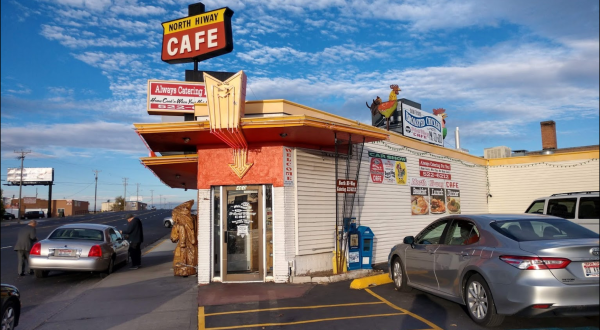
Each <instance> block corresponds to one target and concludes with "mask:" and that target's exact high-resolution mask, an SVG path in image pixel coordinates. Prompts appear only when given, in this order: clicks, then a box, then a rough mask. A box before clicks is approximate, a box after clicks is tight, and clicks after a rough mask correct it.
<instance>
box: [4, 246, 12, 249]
mask: <svg viewBox="0 0 600 330" xmlns="http://www.w3.org/2000/svg"><path fill="white" fill-rule="evenodd" d="M11 247H12V245H10V246H5V247H3V249H8V248H11Z"/></svg>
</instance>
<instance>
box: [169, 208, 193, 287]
mask: <svg viewBox="0 0 600 330" xmlns="http://www.w3.org/2000/svg"><path fill="white" fill-rule="evenodd" d="M192 205H194V201H193V200H189V201H187V202H185V203H183V204H181V205H179V206H177V207H175V208H174V209H173V229H171V242H173V243H177V247H176V248H175V256H174V258H173V272H174V273H175V275H176V276H189V275H195V274H196V268H195V267H196V265H197V261H198V241H197V239H196V238H197V237H198V231H197V228H196V227H197V224H196V223H197V217H196V216H195V215H193V214H192Z"/></svg>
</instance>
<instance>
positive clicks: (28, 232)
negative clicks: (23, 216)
mask: <svg viewBox="0 0 600 330" xmlns="http://www.w3.org/2000/svg"><path fill="white" fill-rule="evenodd" d="M35 226H37V221H35V220H31V221H29V223H28V224H27V226H25V227H23V228H21V230H19V233H18V234H17V243H16V244H15V249H14V250H15V251H17V258H18V261H17V272H18V273H19V276H24V275H25V274H33V270H30V269H29V251H30V250H31V246H32V245H33V243H34V242H35V241H37V232H36V230H35Z"/></svg>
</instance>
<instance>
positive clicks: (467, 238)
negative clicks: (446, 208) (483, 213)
mask: <svg viewBox="0 0 600 330" xmlns="http://www.w3.org/2000/svg"><path fill="white" fill-rule="evenodd" d="M477 242H479V231H478V230H477V227H475V225H474V224H473V223H471V222H468V221H464V220H456V221H454V222H453V223H452V225H451V226H450V229H449V230H448V234H447V235H446V239H445V240H444V244H447V245H471V244H475V243H477Z"/></svg>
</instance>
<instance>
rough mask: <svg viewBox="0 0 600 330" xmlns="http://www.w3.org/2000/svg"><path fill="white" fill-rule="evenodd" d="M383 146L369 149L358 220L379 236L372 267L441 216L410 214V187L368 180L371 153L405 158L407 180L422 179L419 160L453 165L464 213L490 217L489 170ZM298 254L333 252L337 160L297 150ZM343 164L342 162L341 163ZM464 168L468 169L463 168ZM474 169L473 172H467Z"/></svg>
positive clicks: (356, 211) (361, 180)
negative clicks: (488, 212)
mask: <svg viewBox="0 0 600 330" xmlns="http://www.w3.org/2000/svg"><path fill="white" fill-rule="evenodd" d="M400 148H402V147H401V146H398V145H395V144H392V143H389V142H385V143H371V144H366V145H365V150H364V152H363V158H362V165H361V175H360V177H359V183H358V185H359V193H358V194H357V196H356V197H357V198H356V201H355V202H356V203H355V205H356V206H355V208H354V216H356V218H357V221H359V222H360V224H361V225H363V226H369V227H371V229H372V230H373V232H374V233H375V236H376V237H375V250H374V259H373V262H374V263H380V262H386V261H387V256H388V253H389V251H390V249H391V247H392V246H394V245H395V244H398V243H400V242H401V241H402V239H403V238H404V236H408V235H415V234H417V233H418V232H419V231H420V230H422V229H423V228H424V227H425V226H427V224H429V223H430V222H432V221H433V220H435V219H437V218H439V217H441V215H424V216H413V215H411V206H410V185H408V184H407V185H387V184H375V183H371V182H370V180H369V157H368V154H367V151H368V150H371V151H376V152H381V153H385V154H390V155H397V156H404V157H406V158H407V170H408V178H409V180H410V178H412V177H419V178H420V176H419V159H428V160H434V161H438V162H445V163H449V164H451V166H452V170H451V174H452V181H454V182H458V183H459V184H460V192H461V197H460V198H461V204H462V205H461V209H462V212H463V213H471V214H472V213H487V211H488V208H487V197H486V196H487V182H486V170H485V167H483V166H473V165H472V164H469V163H466V162H462V163H461V162H459V161H456V160H450V159H445V158H442V159H441V158H437V157H434V156H432V155H431V154H428V153H423V152H422V151H419V150H415V149H406V150H399V149H400ZM296 155H297V167H298V168H297V173H298V174H297V175H298V181H297V184H298V229H299V233H298V250H299V254H300V255H305V254H313V253H322V252H327V251H332V250H333V247H334V235H333V232H334V228H335V172H334V158H332V157H327V156H323V155H322V154H320V153H316V152H311V151H305V150H297V153H296ZM340 163H342V161H340ZM463 163H465V164H466V165H465V164H463ZM469 166H472V167H469Z"/></svg>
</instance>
